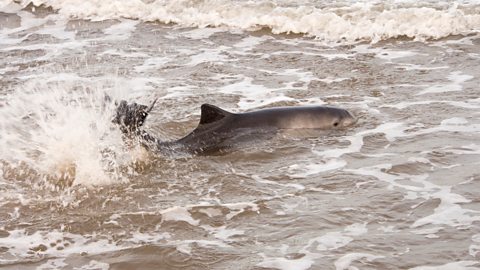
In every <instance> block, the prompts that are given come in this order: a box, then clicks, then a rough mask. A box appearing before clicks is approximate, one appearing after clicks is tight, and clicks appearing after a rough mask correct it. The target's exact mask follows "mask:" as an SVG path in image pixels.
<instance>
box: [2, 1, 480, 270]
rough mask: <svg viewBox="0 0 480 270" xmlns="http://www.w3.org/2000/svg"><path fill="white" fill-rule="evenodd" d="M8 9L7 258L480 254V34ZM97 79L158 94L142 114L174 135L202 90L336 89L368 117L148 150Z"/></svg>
mask: <svg viewBox="0 0 480 270" xmlns="http://www.w3.org/2000/svg"><path fill="white" fill-rule="evenodd" d="M0 18H1V19H0V31H1V35H0V36H1V38H2V40H1V41H0V55H1V56H2V57H0V93H1V94H0V117H1V119H2V120H1V123H0V147H1V151H0V152H1V154H0V164H1V165H0V190H1V192H0V267H3V268H5V269H227V268H232V267H233V268H235V269H357V268H358V269H412V268H414V269H480V264H479V259H480V226H479V225H480V201H479V199H478V198H479V197H480V196H479V195H480V191H479V190H480V174H479V169H478V167H479V164H480V158H479V157H480V145H479V143H478V142H479V141H480V120H479V115H480V91H479V88H478V86H479V82H480V78H479V75H480V65H478V63H479V61H480V36H479V35H477V34H471V35H467V36H450V37H448V38H443V39H440V40H436V41H424V42H420V41H412V40H410V39H388V40H386V41H381V42H378V43H375V44H370V43H357V44H354V45H337V46H327V45H325V44H323V43H322V42H320V41H319V40H317V39H314V38H310V37H303V36H295V35H273V34H271V33H270V32H268V31H255V32H244V31H240V30H232V29H230V30H229V29H224V28H203V29H197V28H185V27H180V26H177V25H165V24H161V23H148V22H140V21H135V20H126V19H121V20H101V21H89V20H82V19H75V20H73V19H72V20H62V19H59V18H58V17H57V14H55V13H53V12H52V11H50V10H44V9H37V10H36V12H35V13H31V12H30V11H28V10H23V11H18V12H16V13H0ZM105 94H107V95H109V96H112V97H113V98H114V99H117V100H119V99H127V100H129V101H136V102H139V103H143V104H147V103H149V102H151V101H152V100H153V99H154V98H159V101H158V105H157V106H156V108H155V109H154V111H153V113H152V114H151V115H150V116H149V118H148V121H147V126H146V129H147V130H149V132H151V133H152V134H157V135H158V137H160V138H162V139H165V140H168V139H174V138H179V137H181V136H183V135H184V134H186V133H188V132H189V131H190V130H192V129H193V128H194V127H195V126H196V123H197V121H198V118H199V113H200V110H199V107H200V105H201V104H202V103H211V104H215V105H218V106H220V107H222V108H225V109H227V110H231V111H236V112H240V111H247V110H251V109H255V108H263V107H273V106H280V105H291V106H297V105H304V104H329V105H334V106H338V107H343V108H346V109H348V110H350V111H352V112H353V113H354V114H355V115H356V116H357V117H358V118H359V121H358V123H357V124H356V125H355V126H354V127H352V128H349V129H346V130H341V131H290V132H283V133H281V134H279V135H277V136H275V137H274V138H273V139H271V140H267V141H254V142H252V143H250V144H242V145H241V146H239V147H237V148H234V149H231V150H230V151H227V152H223V153H218V154H213V155H203V156H190V155H186V154H178V155H173V156H168V157H165V156H155V155H149V154H148V153H145V152H142V151H140V150H138V149H137V150H135V151H134V150H129V149H127V148H126V147H125V145H124V144H123V141H122V140H121V138H120V133H119V131H118V130H117V129H116V127H115V126H113V125H112V124H111V123H110V119H111V115H112V113H113V108H114V104H109V103H108V102H106V101H105V99H104V96H105ZM62 173H63V175H61V174H62ZM416 267H418V268H416ZM429 267H433V268H429ZM449 267H450V268H449Z"/></svg>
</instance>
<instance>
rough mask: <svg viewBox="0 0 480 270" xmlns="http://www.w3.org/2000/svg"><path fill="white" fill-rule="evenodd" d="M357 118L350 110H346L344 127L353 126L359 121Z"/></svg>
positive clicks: (343, 120) (343, 117) (343, 119)
mask: <svg viewBox="0 0 480 270" xmlns="http://www.w3.org/2000/svg"><path fill="white" fill-rule="evenodd" d="M357 120H358V119H357V118H356V117H355V116H353V115H352V114H351V113H350V112H349V111H347V110H345V111H344V113H343V115H342V121H341V122H342V127H349V126H352V125H353V124H355V123H356V122H357Z"/></svg>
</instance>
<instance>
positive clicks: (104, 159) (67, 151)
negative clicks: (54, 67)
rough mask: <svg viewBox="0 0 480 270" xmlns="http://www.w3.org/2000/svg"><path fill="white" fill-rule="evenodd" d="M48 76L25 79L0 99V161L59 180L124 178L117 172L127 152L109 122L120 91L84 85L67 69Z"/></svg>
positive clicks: (89, 181)
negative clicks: (2, 100)
mask: <svg viewBox="0 0 480 270" xmlns="http://www.w3.org/2000/svg"><path fill="white" fill-rule="evenodd" d="M43 75H45V74H43ZM46 76H47V75H46ZM47 77H48V76H47ZM48 78H49V79H48V80H44V81H40V80H37V79H35V80H26V82H25V83H24V84H23V85H22V86H20V87H19V88H18V89H17V91H16V92H15V93H13V94H11V95H7V96H6V97H5V102H8V105H9V106H4V107H0V116H1V117H2V119H7V120H6V121H2V122H1V123H0V147H1V149H2V153H1V154H0V159H1V160H2V161H4V162H7V163H8V164H10V165H9V168H8V169H9V170H12V169H13V170H15V166H17V164H19V163H23V164H24V165H26V166H27V167H29V168H30V169H33V170H35V171H36V172H37V173H39V174H40V175H45V177H47V178H50V177H53V180H54V181H57V180H58V181H67V182H66V183H64V184H67V183H69V182H71V183H72V184H85V185H99V184H106V183H112V182H117V181H124V180H125V179H124V177H123V176H122V174H120V173H119V170H120V168H121V167H122V166H127V165H128V163H130V162H131V161H132V160H131V158H132V156H130V153H129V151H126V149H125V144H124V142H123V140H122V139H121V134H120V132H119V131H118V128H115V127H114V126H113V125H112V124H111V119H112V115H113V112H114V110H115V104H114V101H115V100H119V99H120V98H121V97H122V95H124V94H122V90H124V89H122V87H118V88H117V87H116V88H117V89H116V90H115V91H114V90H113V89H112V88H111V87H112V86H114V85H112V84H110V85H108V84H109V83H105V82H98V83H90V86H87V85H85V84H84V83H81V82H84V81H86V80H83V79H82V78H79V77H78V76H77V75H71V74H68V73H60V74H57V75H56V76H52V77H48ZM107 91H108V95H109V96H110V97H111V98H110V99H106V96H107ZM32 177H35V176H33V175H32ZM36 178H38V176H36ZM37 180H38V179H37Z"/></svg>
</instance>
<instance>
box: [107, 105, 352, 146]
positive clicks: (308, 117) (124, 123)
mask: <svg viewBox="0 0 480 270" xmlns="http://www.w3.org/2000/svg"><path fill="white" fill-rule="evenodd" d="M152 108H153V104H152V106H150V107H147V106H145V105H139V104H136V103H133V104H130V105H128V104H126V102H124V101H122V103H121V104H120V106H119V108H118V109H117V115H116V117H115V119H114V122H115V123H117V124H120V126H121V130H122V131H123V132H124V133H126V134H129V135H130V136H131V135H133V136H135V137H137V138H140V139H141V142H142V144H143V145H144V146H146V147H147V148H149V149H152V150H156V151H160V152H162V151H171V150H172V149H181V150H183V151H188V152H192V153H204V152H210V151H212V150H218V149H221V148H224V147H228V146H230V145H234V144H235V142H234V141H232V140H235V138H239V136H242V138H243V139H245V138H249V137H250V136H252V138H253V135H258V134H268V133H275V132H276V131H278V130H281V129H323V130H325V129H343V128H346V127H348V126H351V125H352V124H354V123H355V122H356V119H355V118H354V117H353V116H352V114H351V113H350V112H348V111H347V110H345V109H341V108H335V107H329V106H297V107H295V106H293V107H277V108H268V109H260V110H255V111H249V112H244V113H232V112H228V111H226V110H223V109H221V108H219V107H217V106H214V105H210V104H203V105H202V106H201V115H200V122H199V124H198V126H197V127H196V128H195V129H194V130H193V131H192V132H190V133H189V134H188V135H186V136H185V137H183V138H181V139H178V140H174V141H160V140H158V139H157V138H155V137H153V136H151V135H150V134H148V133H146V132H145V131H143V130H139V127H140V126H142V125H143V123H144V122H145V118H146V117H147V115H148V113H149V112H150V110H151V109H152Z"/></svg>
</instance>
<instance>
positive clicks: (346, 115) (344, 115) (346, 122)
mask: <svg viewBox="0 0 480 270" xmlns="http://www.w3.org/2000/svg"><path fill="white" fill-rule="evenodd" d="M333 109H335V112H332V114H331V119H330V122H331V127H332V128H336V129H341V128H346V127H349V126H351V125H353V124H355V123H356V122H357V119H356V118H355V117H353V115H352V114H351V113H350V112H349V111H347V110H344V109H337V108H333Z"/></svg>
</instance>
